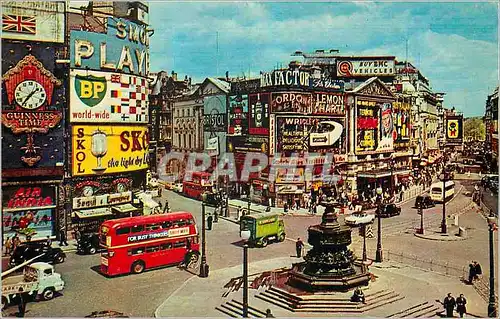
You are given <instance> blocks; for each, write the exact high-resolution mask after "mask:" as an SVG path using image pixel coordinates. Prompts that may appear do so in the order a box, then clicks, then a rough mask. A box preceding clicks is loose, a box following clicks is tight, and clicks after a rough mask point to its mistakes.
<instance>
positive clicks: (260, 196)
mask: <svg viewBox="0 0 500 319" xmlns="http://www.w3.org/2000/svg"><path fill="white" fill-rule="evenodd" d="M251 185H252V186H251V187H250V200H251V201H252V202H254V203H258V204H262V205H265V206H268V205H269V204H270V203H269V200H270V198H271V193H270V187H269V182H268V181H265V180H260V179H254V180H252V184H251Z"/></svg>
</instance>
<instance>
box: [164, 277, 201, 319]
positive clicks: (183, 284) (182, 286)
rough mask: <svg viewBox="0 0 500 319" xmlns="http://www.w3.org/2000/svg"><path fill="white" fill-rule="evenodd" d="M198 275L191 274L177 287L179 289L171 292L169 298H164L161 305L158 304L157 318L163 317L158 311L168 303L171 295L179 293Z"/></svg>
mask: <svg viewBox="0 0 500 319" xmlns="http://www.w3.org/2000/svg"><path fill="white" fill-rule="evenodd" d="M196 277H198V276H196V275H193V276H191V277H190V278H188V279H187V280H186V281H184V282H183V283H182V285H181V286H180V287H179V288H177V289H176V290H175V291H174V292H173V293H171V294H170V295H169V296H168V297H167V298H166V299H165V300H164V301H163V302H162V303H161V304H160V306H158V307H157V308H156V310H155V314H154V316H155V318H161V317H160V316H159V315H158V311H159V310H160V309H161V308H163V305H165V304H166V303H167V301H168V300H169V299H170V297H172V296H174V295H175V294H177V293H178V292H179V291H180V290H181V289H184V287H186V285H187V284H188V283H189V282H190V281H191V280H193V279H194V278H196Z"/></svg>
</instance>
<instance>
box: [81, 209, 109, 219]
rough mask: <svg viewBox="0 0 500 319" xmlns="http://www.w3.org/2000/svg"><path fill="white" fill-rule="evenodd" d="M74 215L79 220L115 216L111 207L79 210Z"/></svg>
mask: <svg viewBox="0 0 500 319" xmlns="http://www.w3.org/2000/svg"><path fill="white" fill-rule="evenodd" d="M74 213H75V215H76V216H77V217H78V218H92V217H100V216H108V215H113V213H112V212H111V210H110V209H109V207H104V208H94V209H86V210H77V211H74Z"/></svg>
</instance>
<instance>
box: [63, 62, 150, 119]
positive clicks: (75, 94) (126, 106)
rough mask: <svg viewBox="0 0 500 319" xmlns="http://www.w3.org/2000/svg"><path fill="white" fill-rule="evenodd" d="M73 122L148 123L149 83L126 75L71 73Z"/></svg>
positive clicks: (83, 71) (94, 72)
mask: <svg viewBox="0 0 500 319" xmlns="http://www.w3.org/2000/svg"><path fill="white" fill-rule="evenodd" d="M70 94H71V95H70V101H71V103H70V112H69V114H70V116H69V118H70V122H73V123H82V122H102V123H148V120H149V118H148V117H149V114H148V107H149V105H148V103H149V98H148V81H147V79H146V78H144V77H138V76H134V75H128V74H123V73H111V72H97V71H85V70H77V69H74V70H70Z"/></svg>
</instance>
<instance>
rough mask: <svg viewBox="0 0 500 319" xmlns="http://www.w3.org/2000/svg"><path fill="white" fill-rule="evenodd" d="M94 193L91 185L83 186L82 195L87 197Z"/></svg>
mask: <svg viewBox="0 0 500 319" xmlns="http://www.w3.org/2000/svg"><path fill="white" fill-rule="evenodd" d="M93 194H94V188H93V187H92V186H85V187H84V188H83V196H85V197H89V196H92V195H93Z"/></svg>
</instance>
